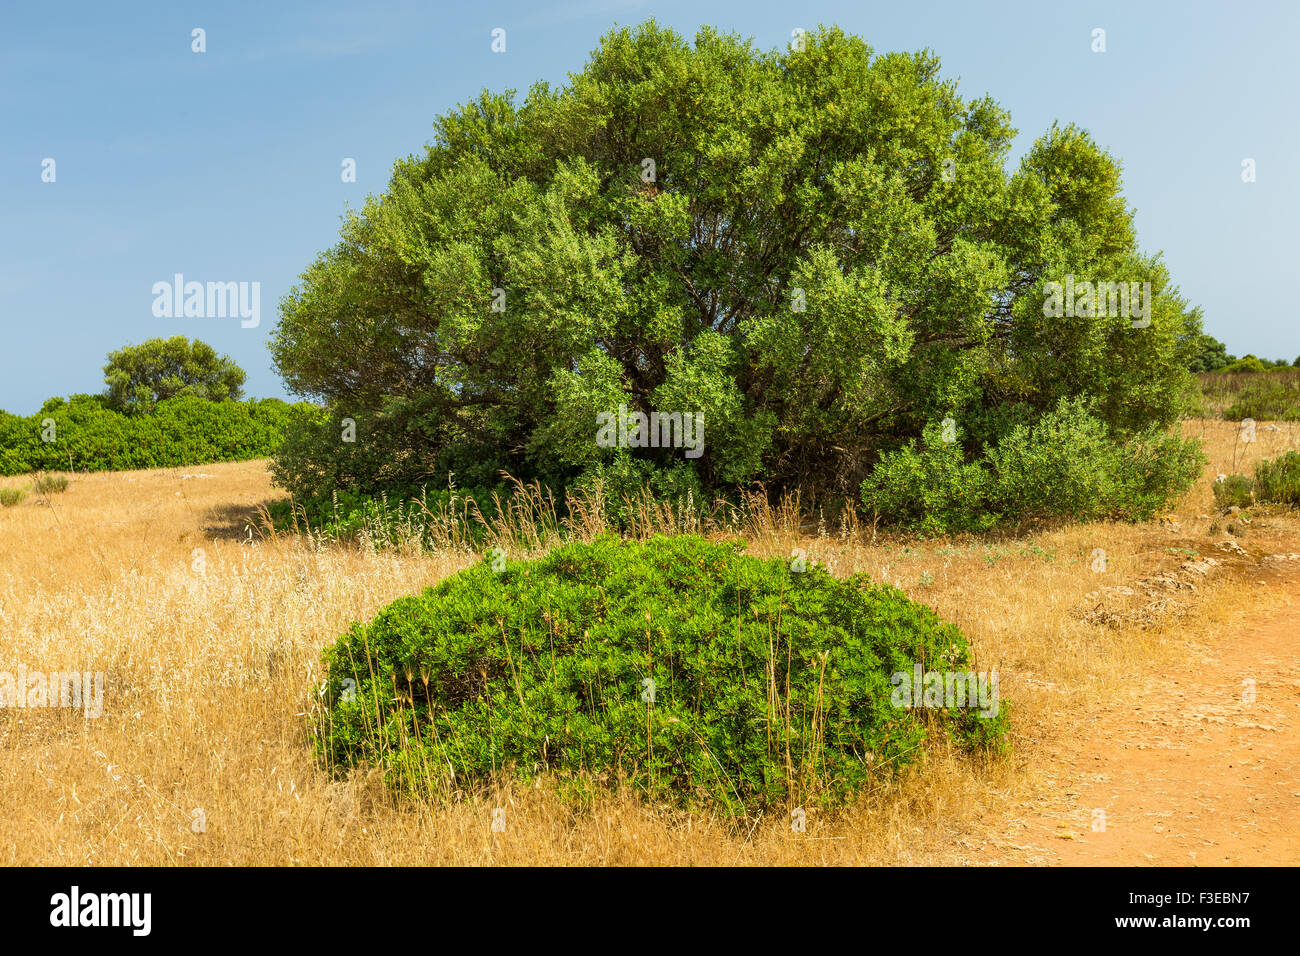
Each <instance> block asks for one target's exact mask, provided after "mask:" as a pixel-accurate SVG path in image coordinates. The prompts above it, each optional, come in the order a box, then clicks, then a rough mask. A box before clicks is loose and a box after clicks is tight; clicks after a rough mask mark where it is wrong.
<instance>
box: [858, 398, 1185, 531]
mask: <svg viewBox="0 0 1300 956" xmlns="http://www.w3.org/2000/svg"><path fill="white" fill-rule="evenodd" d="M1203 464H1204V456H1203V455H1202V453H1201V451H1200V448H1199V446H1198V445H1197V443H1196V442H1194V441H1191V440H1187V439H1184V438H1182V437H1181V436H1180V435H1178V434H1177V433H1176V432H1174V431H1173V430H1168V431H1166V430H1162V429H1157V428H1152V429H1148V430H1147V431H1144V432H1141V433H1138V434H1136V435H1133V436H1129V437H1127V438H1125V439H1123V440H1121V439H1119V438H1117V437H1115V436H1114V435H1113V434H1112V433H1111V432H1110V430H1109V429H1108V428H1107V426H1106V425H1105V423H1104V422H1102V421H1101V420H1100V419H1098V418H1096V417H1095V416H1093V415H1092V414H1091V413H1090V412H1089V411H1088V409H1087V408H1086V407H1085V406H1084V405H1083V404H1082V403H1081V402H1071V401H1063V402H1062V403H1061V404H1060V405H1058V406H1057V408H1056V410H1055V411H1052V412H1049V413H1047V414H1045V415H1043V416H1042V417H1041V418H1039V419H1038V420H1037V421H1036V422H1033V423H1029V424H1026V423H1020V424H1015V425H1014V426H1013V427H1011V428H1010V430H1009V431H1008V432H1007V433H1006V434H1004V435H1003V436H1002V437H1001V438H999V439H998V440H997V441H996V442H994V443H991V444H989V445H987V446H985V449H984V453H983V456H982V457H981V458H979V459H977V460H974V461H968V460H967V456H966V452H965V450H964V448H963V446H962V444H961V442H960V441H950V442H943V441H941V440H940V433H939V431H938V429H937V428H936V427H933V426H932V427H931V428H930V429H927V430H926V437H925V442H924V447H923V448H921V449H918V448H917V447H916V446H915V445H912V446H905V447H903V448H901V449H898V450H895V451H893V452H890V453H887V454H886V455H884V456H883V457H882V458H881V460H880V462H879V464H878V465H877V466H876V469H875V471H873V472H872V474H871V475H870V476H868V478H867V479H866V481H864V482H863V484H862V503H863V505H864V506H865V508H866V509H867V511H868V512H871V513H874V514H875V515H877V516H878V517H881V518H883V519H885V520H886V521H887V522H889V523H895V524H899V525H902V526H903V527H906V528H909V529H911V530H915V531H919V532H922V533H929V534H948V533H956V532H961V531H977V530H982V529H984V528H987V527H990V526H991V525H993V524H994V523H996V522H998V521H1001V520H1018V519H1023V518H1059V519H1067V520H1072V521H1088V520H1096V519H1100V518H1116V519H1122V520H1130V521H1140V520H1147V519H1149V518H1151V517H1152V516H1153V515H1154V514H1155V513H1156V512H1157V511H1159V510H1160V509H1161V508H1163V507H1166V506H1167V505H1168V503H1169V502H1170V500H1171V499H1172V498H1174V497H1175V496H1177V495H1179V494H1181V493H1183V492H1184V491H1186V490H1187V489H1188V488H1190V487H1191V485H1192V482H1193V481H1194V480H1195V479H1196V477H1197V476H1198V475H1199V474H1200V471H1201V468H1202V466H1203Z"/></svg>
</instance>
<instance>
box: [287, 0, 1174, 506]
mask: <svg viewBox="0 0 1300 956" xmlns="http://www.w3.org/2000/svg"><path fill="white" fill-rule="evenodd" d="M800 46H801V48H800V49H781V50H777V51H774V52H760V51H758V50H756V49H755V48H754V47H753V45H752V44H751V43H750V42H747V41H745V40H743V39H741V38H739V37H736V36H732V35H723V34H720V33H718V32H715V31H714V30H711V29H703V30H701V31H700V32H699V34H698V35H697V36H696V38H695V41H694V43H693V44H692V43H690V42H688V41H687V40H685V39H683V38H682V37H680V36H678V35H677V34H675V33H673V32H672V31H670V30H666V29H662V28H660V27H658V26H656V25H655V24H654V23H653V22H651V23H647V24H644V25H642V26H641V27H639V28H635V29H622V30H618V31H615V32H612V33H610V34H609V35H607V36H606V37H605V38H604V39H603V40H602V42H601V45H600V47H599V49H597V50H596V51H595V52H594V53H593V55H592V57H591V59H590V61H589V62H588V64H587V65H586V67H585V68H584V69H583V71H582V72H581V73H578V74H576V75H572V76H571V77H570V82H569V83H568V84H567V85H565V86H563V87H560V88H553V87H551V86H548V85H546V84H538V85H536V86H534V87H533V88H532V89H531V90H530V91H529V93H528V95H527V96H526V97H525V98H524V99H523V100H522V102H519V101H518V100H517V98H516V97H515V95H514V94H513V92H507V93H501V94H497V93H490V92H484V93H483V94H482V95H481V96H480V97H479V98H478V99H476V100H474V101H472V102H470V103H467V104H466V105H464V106H463V107H461V108H459V109H457V110H455V111H453V112H451V113H449V114H447V115H445V116H442V117H440V118H439V119H438V120H437V121H436V123H435V136H434V139H433V142H432V144H431V145H429V146H428V147H427V148H426V149H425V150H424V152H423V153H422V154H421V155H418V156H412V157H408V158H407V159H405V160H402V161H399V162H398V163H397V164H396V166H395V168H394V171H393V175H392V178H391V181H390V184H389V187H388V189H387V191H386V192H385V193H384V194H382V195H378V196H372V197H370V198H369V199H368V200H367V201H366V203H365V205H364V207H363V208H362V209H360V210H359V211H356V212H354V213H352V214H350V215H349V216H348V217H347V218H346V219H345V222H344V225H343V227H342V235H341V239H340V241H339V243H338V244H337V245H336V246H334V247H333V248H332V249H330V250H328V251H326V252H325V253H323V254H322V255H320V256H319V258H318V259H317V260H316V261H315V263H313V264H312V265H311V266H310V268H309V269H308V270H307V271H306V273H305V274H304V275H303V278H302V281H301V283H300V284H299V285H298V286H297V287H296V288H295V289H294V290H293V291H292V292H291V293H290V294H289V295H288V296H287V297H286V298H285V299H284V300H283V302H282V304H281V320H280V323H279V327H278V329H277V330H276V333H275V336H274V338H273V341H272V345H271V348H272V352H273V355H274V359H275V362H276V365H277V367H278V369H279V371H280V372H281V374H282V375H283V376H284V378H285V380H286V381H287V383H288V384H289V386H290V388H292V389H293V390H294V391H295V392H296V393H298V394H301V395H303V396H307V397H311V398H315V399H319V400H321V401H323V402H324V403H326V404H327V405H328V406H329V407H330V409H331V410H332V413H333V416H334V419H335V423H334V424H332V425H329V426H326V428H325V430H323V431H322V432H321V433H320V434H319V437H318V439H317V440H315V441H312V440H310V439H309V438H307V437H305V436H300V440H299V441H297V442H296V443H291V446H290V448H289V450H288V451H287V452H286V456H285V457H284V458H282V461H281V465H280V469H281V470H280V473H279V474H280V476H281V478H282V480H286V482H287V483H289V484H290V485H291V486H294V485H296V486H297V490H300V491H309V490H311V489H312V487H313V481H314V482H315V483H316V487H317V489H318V490H319V488H321V487H324V486H326V485H328V484H330V483H340V484H356V485H360V486H366V485H382V484H384V483H385V482H393V481H410V480H421V479H427V478H428V477H430V476H439V477H442V476H445V474H446V473H447V471H449V470H452V471H456V472H458V473H460V476H461V480H464V481H476V480H481V481H491V480H492V479H493V478H494V477H495V473H496V472H497V470H498V469H507V470H509V471H511V472H512V473H514V474H516V475H523V476H528V475H540V476H544V477H556V478H570V477H573V476H575V475H577V474H579V473H581V472H583V471H584V470H590V469H598V468H600V467H603V466H605V465H608V464H609V463H610V461H611V460H612V459H614V458H616V457H617V456H620V455H629V454H631V455H634V456H636V457H638V458H641V459H644V460H646V461H648V462H650V463H651V464H652V465H654V466H665V465H670V464H671V465H672V466H673V467H675V468H682V467H686V468H694V469H696V470H697V471H698V476H699V478H700V479H701V480H702V481H703V482H704V483H705V484H709V485H714V486H717V485H719V484H728V483H734V482H743V481H746V480H751V479H755V478H759V477H761V478H763V479H764V480H765V481H767V482H768V485H769V487H781V486H790V485H794V484H799V485H803V486H805V487H808V486H812V487H815V488H818V489H826V490H835V491H840V492H846V493H852V492H853V491H855V489H856V488H857V485H858V483H859V482H860V481H861V480H862V478H863V477H864V476H865V475H866V474H868V473H869V472H870V471H871V469H872V466H873V463H874V462H876V461H877V460H879V458H880V456H881V455H882V454H883V453H885V452H887V451H889V450H891V449H894V448H898V447H899V446H901V445H903V444H905V443H906V442H908V441H909V440H911V439H914V438H916V437H917V436H919V435H921V434H922V432H923V430H924V429H925V428H926V426H927V425H931V426H933V425H934V424H935V423H937V422H938V421H939V420H941V419H944V418H946V417H949V416H950V417H952V419H953V420H954V421H955V422H956V423H958V425H959V426H960V441H961V442H962V443H963V448H964V453H965V454H967V455H969V456H972V457H974V456H978V455H979V454H980V452H981V450H982V448H983V447H984V446H986V445H989V444H990V443H993V442H995V441H996V440H997V439H998V437H999V436H1000V435H1003V434H1006V433H1008V432H1009V431H1010V430H1011V429H1013V428H1016V427H1023V426H1025V425H1026V423H1032V421H1034V420H1036V419H1037V418H1038V417H1040V416H1041V415H1043V414H1045V413H1047V412H1049V411H1050V410H1052V409H1054V408H1056V407H1057V406H1058V404H1059V403H1060V401H1061V400H1062V399H1065V398H1067V397H1071V398H1077V399H1080V400H1083V401H1085V402H1086V403H1087V405H1088V407H1089V408H1091V409H1092V413H1093V414H1095V415H1096V416H1097V417H1098V418H1100V419H1101V420H1102V421H1103V422H1104V424H1105V425H1106V427H1107V428H1108V429H1109V430H1110V433H1111V434H1113V435H1115V436H1118V437H1119V438H1121V439H1122V438H1123V437H1124V436H1125V435H1132V434H1136V433H1138V432H1139V431H1142V430H1144V429H1147V428H1149V427H1150V426H1153V425H1154V426H1156V427H1163V426H1168V425H1169V424H1171V423H1173V422H1174V421H1175V420H1176V419H1177V417H1178V414H1179V411H1180V402H1181V400H1182V398H1181V397H1182V395H1183V394H1184V393H1185V391H1186V387H1187V380H1188V375H1189V373H1188V371H1187V368H1188V365H1189V363H1190V361H1191V359H1192V356H1193V354H1194V353H1195V351H1196V343H1197V342H1198V341H1199V338H1198V337H1199V334H1200V325H1199V317H1198V314H1197V313H1196V312H1195V311H1194V310H1190V309H1188V307H1187V304H1186V303H1185V302H1184V300H1183V299H1181V298H1180V297H1179V295H1178V293H1177V291H1176V290H1175V289H1174V287H1173V286H1172V285H1171V283H1170V279H1169V276H1168V273H1167V271H1166V270H1165V268H1164V266H1163V265H1162V264H1161V262H1160V260H1159V258H1158V257H1156V256H1150V255H1144V254H1143V253H1142V252H1141V251H1140V250H1139V249H1138V248H1137V244H1136V240H1135V235H1134V227H1133V221H1132V212H1131V210H1130V209H1129V208H1128V206H1127V205H1126V203H1125V201H1124V199H1123V197H1122V196H1121V193H1120V169H1119V166H1118V164H1117V163H1116V162H1115V161H1114V160H1113V159H1112V158H1111V157H1110V156H1109V155H1107V154H1106V153H1105V152H1104V151H1103V150H1102V149H1100V148H1099V147H1098V146H1097V145H1096V144H1095V143H1094V142H1093V141H1092V139H1091V138H1090V137H1089V136H1088V134H1087V133H1085V132H1083V131H1082V130H1079V129H1077V128H1075V127H1073V126H1053V127H1052V129H1050V130H1049V131H1048V132H1047V133H1046V134H1045V135H1044V136H1043V137H1042V138H1040V139H1039V140H1038V141H1037V142H1036V143H1035V144H1034V145H1033V147H1032V149H1031V150H1030V151H1029V152H1028V154H1027V155H1026V156H1025V157H1024V159H1023V160H1022V161H1021V162H1020V163H1019V165H1018V167H1017V168H1015V169H1014V170H1009V169H1008V168H1007V160H1008V151H1009V147H1010V144H1011V142H1012V139H1013V137H1014V136H1015V132H1016V131H1015V130H1013V129H1012V128H1011V126H1010V123H1009V117H1008V115H1007V113H1006V112H1005V111H1004V110H1003V109H1001V108H1000V107H999V106H998V105H997V104H996V103H995V102H994V101H993V100H992V99H989V98H987V97H984V98H978V99H973V100H963V99H962V98H961V97H960V96H958V93H957V88H956V84H955V83H954V82H952V81H948V80H944V79H942V78H941V77H940V73H939V62H938V60H937V59H936V58H935V57H934V56H933V55H931V54H929V53H926V52H922V53H915V54H902V53H889V54H883V55H876V54H875V53H874V52H873V51H872V50H871V48H870V47H868V46H867V45H866V43H864V42H863V41H862V40H860V39H858V38H857V37H854V36H850V35H846V34H845V33H843V32H842V31H840V30H839V29H835V28H822V29H819V30H817V31H816V32H814V33H811V34H809V35H807V37H806V38H805V40H804V42H803V43H802V44H801V45H800ZM1067 277H1068V278H1069V280H1070V281H1071V282H1073V283H1081V282H1084V281H1094V282H1137V283H1143V282H1149V283H1150V288H1151V300H1150V302H1149V305H1150V314H1149V319H1148V321H1146V323H1145V324H1143V323H1142V322H1135V321H1132V320H1131V319H1130V318H1129V317H1124V316H1109V317H1094V316H1087V315H1079V314H1078V311H1077V310H1074V309H1071V310H1069V312H1070V317H1051V316H1049V315H1047V314H1045V311H1047V310H1045V301H1046V292H1045V288H1046V284H1047V283H1048V282H1053V281H1058V282H1065V281H1066V280H1067ZM620 405H626V406H628V407H629V409H631V410H640V411H643V412H651V411H656V410H658V411H664V412H685V411H694V412H702V413H703V414H704V416H705V451H704V454H703V455H702V456H701V457H699V458H698V459H693V460H692V459H686V458H684V456H683V454H682V452H681V450H671V449H669V450H663V449H633V450H631V451H619V450H617V449H609V448H604V447H601V446H600V445H598V444H597V442H596V440H595V439H596V433H597V428H596V415H597V414H598V413H600V412H612V411H615V410H617V409H618V407H619V406H620ZM344 417H347V418H352V419H355V420H356V422H357V434H356V444H347V443H345V442H341V441H340V440H339V436H340V434H341V433H340V431H339V430H338V425H337V419H340V418H344Z"/></svg>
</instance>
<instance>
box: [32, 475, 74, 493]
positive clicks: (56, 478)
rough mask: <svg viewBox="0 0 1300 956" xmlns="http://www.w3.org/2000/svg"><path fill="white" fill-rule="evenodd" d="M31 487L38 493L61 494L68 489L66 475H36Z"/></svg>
mask: <svg viewBox="0 0 1300 956" xmlns="http://www.w3.org/2000/svg"><path fill="white" fill-rule="evenodd" d="M32 489H33V490H34V491H35V492H36V493H37V494H38V495H57V494H62V493H63V492H65V491H67V490H68V478H67V476H66V475H37V476H36V479H35V480H34V481H33V482H32Z"/></svg>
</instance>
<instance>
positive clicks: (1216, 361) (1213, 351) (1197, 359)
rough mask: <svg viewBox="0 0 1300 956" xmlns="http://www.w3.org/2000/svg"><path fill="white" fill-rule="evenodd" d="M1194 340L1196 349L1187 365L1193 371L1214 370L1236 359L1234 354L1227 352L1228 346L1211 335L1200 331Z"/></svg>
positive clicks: (1224, 366)
mask: <svg viewBox="0 0 1300 956" xmlns="http://www.w3.org/2000/svg"><path fill="white" fill-rule="evenodd" d="M1196 341H1197V343H1198V344H1197V351H1196V353H1195V355H1193V356H1192V361H1191V362H1190V364H1189V365H1188V368H1189V369H1190V370H1191V371H1193V372H1216V371H1218V370H1219V369H1221V368H1226V367H1227V366H1228V365H1230V364H1232V363H1233V362H1235V361H1236V360H1237V359H1236V356H1233V355H1229V354H1228V347H1227V346H1226V345H1224V344H1223V343H1222V342H1220V341H1219V340H1218V339H1216V338H1215V337H1214V336H1212V335H1206V334H1205V333H1201V335H1200V336H1199V337H1198V338H1197V340H1196Z"/></svg>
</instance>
